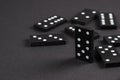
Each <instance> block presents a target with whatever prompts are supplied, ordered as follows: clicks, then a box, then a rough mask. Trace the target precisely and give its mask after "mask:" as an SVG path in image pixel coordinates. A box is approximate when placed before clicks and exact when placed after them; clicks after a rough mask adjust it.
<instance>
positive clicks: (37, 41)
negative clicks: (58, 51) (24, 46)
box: [29, 34, 66, 46]
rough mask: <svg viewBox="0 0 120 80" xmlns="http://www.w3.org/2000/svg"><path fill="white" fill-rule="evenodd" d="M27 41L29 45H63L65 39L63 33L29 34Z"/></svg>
mask: <svg viewBox="0 0 120 80" xmlns="http://www.w3.org/2000/svg"><path fill="white" fill-rule="evenodd" d="M29 43H30V45H31V46H51V45H63V44H65V43H66V41H65V38H64V36H63V34H43V35H32V36H30V40H29Z"/></svg>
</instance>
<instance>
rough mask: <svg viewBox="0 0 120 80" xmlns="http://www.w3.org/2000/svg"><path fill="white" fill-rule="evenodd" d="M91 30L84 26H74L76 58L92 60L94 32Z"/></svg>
mask: <svg viewBox="0 0 120 80" xmlns="http://www.w3.org/2000/svg"><path fill="white" fill-rule="evenodd" d="M93 32H94V31H93V30H89V29H86V28H81V27H76V31H75V34H76V38H75V48H76V58H78V59H80V60H84V61H87V62H90V63H91V62H93V47H94V44H93V42H94V39H93V37H94V34H93Z"/></svg>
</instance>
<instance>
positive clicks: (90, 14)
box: [71, 9, 98, 25]
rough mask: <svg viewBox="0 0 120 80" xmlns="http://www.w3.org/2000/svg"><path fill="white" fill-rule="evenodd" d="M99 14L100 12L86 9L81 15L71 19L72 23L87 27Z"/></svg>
mask: <svg viewBox="0 0 120 80" xmlns="http://www.w3.org/2000/svg"><path fill="white" fill-rule="evenodd" d="M97 14H98V12H97V11H96V10H91V9H84V10H82V11H81V12H80V13H79V14H77V15H76V16H74V17H73V18H72V19H71V22H73V23H77V24H81V25H86V24H88V23H89V22H91V21H92V20H94V19H95V18H96V16H97Z"/></svg>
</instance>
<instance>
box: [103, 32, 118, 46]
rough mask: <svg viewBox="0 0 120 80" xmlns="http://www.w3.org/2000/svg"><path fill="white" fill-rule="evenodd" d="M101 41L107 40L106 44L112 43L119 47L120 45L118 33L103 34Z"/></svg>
mask: <svg viewBox="0 0 120 80" xmlns="http://www.w3.org/2000/svg"><path fill="white" fill-rule="evenodd" d="M103 41H104V42H107V43H108V44H112V45H114V46H115V47H119V46H120V34H117V35H109V36H105V37H103Z"/></svg>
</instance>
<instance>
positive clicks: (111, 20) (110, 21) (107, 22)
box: [97, 13, 117, 29]
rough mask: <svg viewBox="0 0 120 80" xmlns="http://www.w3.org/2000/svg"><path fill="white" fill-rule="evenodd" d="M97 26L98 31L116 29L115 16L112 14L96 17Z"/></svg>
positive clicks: (102, 14)
mask: <svg viewBox="0 0 120 80" xmlns="http://www.w3.org/2000/svg"><path fill="white" fill-rule="evenodd" d="M97 22H98V26H99V28H100V29H116V28H117V25H116V22H115V16H114V14H113V13H100V14H99V15H98V21H97Z"/></svg>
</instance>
